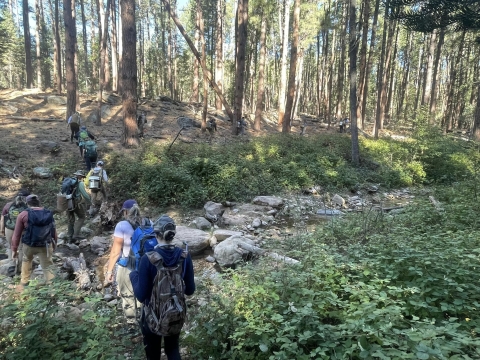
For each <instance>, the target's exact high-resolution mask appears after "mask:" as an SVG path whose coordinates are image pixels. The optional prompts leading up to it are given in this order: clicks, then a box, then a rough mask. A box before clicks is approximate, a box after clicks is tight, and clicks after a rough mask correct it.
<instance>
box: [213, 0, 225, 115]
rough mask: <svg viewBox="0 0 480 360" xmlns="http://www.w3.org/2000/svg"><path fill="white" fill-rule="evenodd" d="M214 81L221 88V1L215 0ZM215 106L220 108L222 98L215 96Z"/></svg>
mask: <svg viewBox="0 0 480 360" xmlns="http://www.w3.org/2000/svg"><path fill="white" fill-rule="evenodd" d="M215 34H216V42H215V82H216V83H217V86H218V88H219V89H220V91H222V89H223V1H222V0H217V24H216V29H215ZM215 99H216V101H215V108H216V109H217V110H222V100H221V99H220V97H218V96H216V98H215Z"/></svg>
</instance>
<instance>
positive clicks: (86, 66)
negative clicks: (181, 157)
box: [80, 0, 91, 91]
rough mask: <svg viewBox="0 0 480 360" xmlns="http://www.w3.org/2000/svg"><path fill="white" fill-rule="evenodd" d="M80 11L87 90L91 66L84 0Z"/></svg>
mask: <svg viewBox="0 0 480 360" xmlns="http://www.w3.org/2000/svg"><path fill="white" fill-rule="evenodd" d="M80 12H81V15H82V34H83V38H82V42H83V53H84V57H85V59H84V63H83V71H85V74H84V76H85V91H88V78H89V77H91V76H89V73H90V71H89V67H88V50H87V48H88V47H87V20H86V19H85V4H84V0H80Z"/></svg>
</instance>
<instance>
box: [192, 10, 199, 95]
mask: <svg viewBox="0 0 480 360" xmlns="http://www.w3.org/2000/svg"><path fill="white" fill-rule="evenodd" d="M200 11H201V9H200V5H199V2H198V1H197V7H196V12H195V48H197V49H199V48H200V46H199V44H200ZM199 83H200V62H199V60H198V59H197V58H194V59H193V90H192V97H191V99H190V101H192V102H198V101H199V99H200V93H199V89H198V87H199Z"/></svg>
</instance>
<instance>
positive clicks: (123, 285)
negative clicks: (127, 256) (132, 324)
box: [116, 266, 140, 321]
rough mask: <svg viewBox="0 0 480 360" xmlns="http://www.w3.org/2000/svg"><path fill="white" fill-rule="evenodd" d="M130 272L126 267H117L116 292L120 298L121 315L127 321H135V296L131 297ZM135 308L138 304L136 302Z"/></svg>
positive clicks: (138, 306)
mask: <svg viewBox="0 0 480 360" xmlns="http://www.w3.org/2000/svg"><path fill="white" fill-rule="evenodd" d="M129 274H130V270H129V269H127V268H126V267H123V266H119V267H118V271H117V279H116V280H117V284H118V292H119V293H120V296H121V298H122V308H123V314H124V315H125V317H126V318H127V321H134V320H135V301H136V300H135V296H134V295H133V287H132V283H131V281H130V276H129ZM137 308H138V309H140V304H139V303H138V302H137Z"/></svg>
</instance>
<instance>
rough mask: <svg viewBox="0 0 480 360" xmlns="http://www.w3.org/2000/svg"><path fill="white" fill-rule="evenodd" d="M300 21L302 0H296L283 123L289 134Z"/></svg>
mask: <svg viewBox="0 0 480 360" xmlns="http://www.w3.org/2000/svg"><path fill="white" fill-rule="evenodd" d="M299 23H300V0H295V5H294V10H293V38H292V46H291V53H290V71H289V76H288V93H287V104H286V105H285V117H284V118H283V124H282V133H284V134H288V133H290V132H291V130H292V118H291V115H292V107H293V99H294V96H295V82H296V79H295V75H296V73H297V59H298V51H299V49H298V46H299V36H298V26H299Z"/></svg>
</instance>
